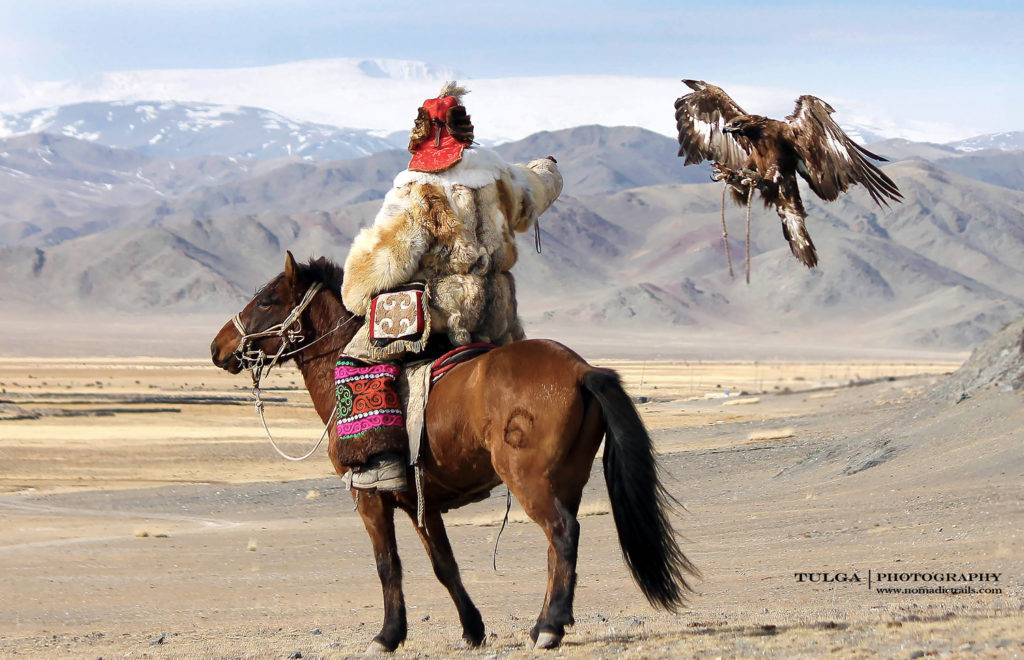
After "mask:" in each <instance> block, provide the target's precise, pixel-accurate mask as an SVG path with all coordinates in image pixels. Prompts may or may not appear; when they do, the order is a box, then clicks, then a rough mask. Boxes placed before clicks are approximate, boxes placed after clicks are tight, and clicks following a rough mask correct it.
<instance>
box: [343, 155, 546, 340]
mask: <svg viewBox="0 0 1024 660" xmlns="http://www.w3.org/2000/svg"><path fill="white" fill-rule="evenodd" d="M561 191H562V176H561V174H560V173H559V171H558V166H557V165H556V164H555V161H554V159H551V158H541V159H537V160H533V161H531V162H529V163H528V164H525V165H511V164H509V163H507V162H505V161H504V160H503V159H502V158H501V157H500V156H499V155H498V154H497V153H495V152H494V151H491V150H490V149H484V148H479V147H477V148H471V149H466V150H465V153H464V154H463V157H462V160H460V161H459V162H458V163H457V164H456V165H454V166H453V167H451V168H449V169H446V170H444V171H441V172H418V171H413V170H405V171H403V172H401V173H399V175H398V176H397V177H396V178H395V183H394V187H393V188H392V189H391V190H390V191H389V192H388V194H387V196H386V197H385V198H384V204H383V206H382V207H381V209H380V211H379V212H378V213H377V217H376V218H375V220H374V222H373V224H372V225H371V226H369V227H366V228H364V229H362V230H361V231H360V232H359V234H358V235H357V236H356V238H355V240H354V241H353V243H352V248H351V250H350V251H349V254H348V258H347V259H346V261H345V278H344V284H343V287H342V302H343V303H344V304H345V307H346V308H348V310H349V311H351V312H352V313H353V314H357V315H360V316H365V315H366V314H367V312H368V308H369V305H370V300H371V298H372V297H373V296H375V295H376V294H378V293H380V292H382V291H387V290H388V289H392V288H394V287H396V286H399V285H401V284H405V283H407V282H410V281H412V280H426V282H427V285H428V287H429V292H430V300H429V305H430V315H431V332H436V331H441V330H447V332H448V337H449V339H450V340H451V342H452V344H454V345H456V346H460V345H464V344H467V343H470V342H475V341H487V342H492V343H495V344H499V345H502V344H507V343H509V342H511V341H515V340H517V339H522V338H523V336H524V335H523V330H522V326H521V325H520V322H519V318H518V314H517V307H516V297H515V281H514V279H513V278H512V274H511V273H510V272H509V271H510V270H511V268H512V266H513V265H514V264H515V263H516V259H517V258H518V253H517V251H516V243H515V236H514V235H515V234H516V233H519V232H525V231H527V230H529V229H530V228H532V227H533V225H534V223H535V222H536V220H537V216H539V215H540V214H541V213H543V212H544V211H546V210H547V209H548V207H550V206H551V204H553V203H554V201H555V200H556V199H557V198H558V195H559V194H560V193H561ZM363 330H364V331H365V330H366V328H365V326H364V329H363ZM360 334H364V333H363V331H361V332H360ZM356 339H357V340H358V339H359V336H358V335H357V338H356ZM364 341H365V339H364ZM350 348H351V345H350ZM355 352H357V353H358V352H360V351H355ZM353 357H360V356H359V355H354V356H353Z"/></svg>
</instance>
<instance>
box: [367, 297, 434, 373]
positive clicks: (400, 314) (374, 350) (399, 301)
mask: <svg viewBox="0 0 1024 660" xmlns="http://www.w3.org/2000/svg"><path fill="white" fill-rule="evenodd" d="M429 298H430V289H429V287H427V284H426V282H410V283H408V284H403V285H402V286H399V287H396V288H394V289H391V290H390V291H384V292H382V293H379V294H377V295H376V296H374V297H373V299H372V300H371V301H370V314H369V319H368V321H369V329H370V341H369V346H368V353H369V354H370V357H372V358H374V359H375V360H379V361H384V360H393V359H396V358H400V357H402V356H404V355H406V354H410V353H411V354H416V353H420V352H422V351H423V350H424V349H425V348H426V346H427V340H428V339H429V338H430V312H429V310H428V309H427V304H428V300H429Z"/></svg>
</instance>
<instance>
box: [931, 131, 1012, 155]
mask: <svg viewBox="0 0 1024 660" xmlns="http://www.w3.org/2000/svg"><path fill="white" fill-rule="evenodd" d="M949 146H951V147H953V148H954V149H956V150H957V151H966V152H970V151H981V150H983V149H997V150H999V151H1024V131H1010V132H1006V133H991V134H989V135H979V136H977V137H972V138H967V139H966V140H957V141H956V142H950V143H949Z"/></svg>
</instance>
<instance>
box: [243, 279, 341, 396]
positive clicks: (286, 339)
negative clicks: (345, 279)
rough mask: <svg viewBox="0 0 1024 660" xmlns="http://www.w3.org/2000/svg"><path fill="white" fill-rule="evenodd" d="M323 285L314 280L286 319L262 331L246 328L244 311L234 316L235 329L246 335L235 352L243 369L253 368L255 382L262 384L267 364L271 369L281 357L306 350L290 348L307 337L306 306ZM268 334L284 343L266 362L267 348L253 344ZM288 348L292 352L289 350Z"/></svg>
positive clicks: (267, 368)
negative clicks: (304, 324)
mask: <svg viewBox="0 0 1024 660" xmlns="http://www.w3.org/2000/svg"><path fill="white" fill-rule="evenodd" d="M322 288H324V285H323V284H321V283H320V282H314V283H313V284H311V285H310V287H309V288H308V289H306V293H305V295H303V296H302V300H300V301H299V304H298V305H296V306H295V308H294V309H292V311H291V312H290V313H289V314H288V316H287V317H285V319H284V320H283V321H281V322H280V323H277V324H275V325H272V326H270V327H269V328H267V329H266V330H261V331H260V332H249V331H248V330H246V328H245V324H244V323H242V316H241V314H242V313H241V312H239V313H238V314H235V315H234V316H232V317H231V322H232V323H233V324H234V326H235V329H236V330H238V332H239V334H241V335H242V337H241V338H240V339H239V340H238V346H236V347H235V350H234V356H235V359H237V360H238V362H239V363H240V364H241V365H242V368H243V369H248V370H249V371H251V372H252V380H253V385H254V386H256V387H257V388H258V387H259V381H260V378H261V377H262V376H263V370H264V368H266V370H267V371H268V372H269V371H270V370H271V369H273V368H274V367H275V366H277V363H278V362H280V360H281V358H287V357H291V356H292V355H294V354H295V353H298V352H299V351H300V350H304V349H297V350H292V351H289V350H288V349H290V348H292V347H293V346H295V345H296V344H298V343H300V342H302V341H303V340H304V339H305V337H304V336H303V334H302V313H303V312H305V311H306V308H307V307H309V305H310V303H312V302H313V298H314V297H315V296H316V294H317V293H318V292H319V291H320V289H322ZM267 337H277V338H279V339H280V340H281V347H280V348H279V349H277V353H276V354H275V355H274V357H273V358H272V359H271V360H270V364H269V365H268V364H267V363H266V361H267V357H268V356H267V354H266V352H264V350H263V349H262V348H259V347H255V348H254V347H253V340H255V339H266V338H267ZM286 351H288V352H287V353H286Z"/></svg>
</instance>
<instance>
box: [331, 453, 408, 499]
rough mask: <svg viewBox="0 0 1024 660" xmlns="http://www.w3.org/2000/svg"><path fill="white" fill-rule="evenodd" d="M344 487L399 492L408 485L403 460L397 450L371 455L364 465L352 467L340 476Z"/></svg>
mask: <svg viewBox="0 0 1024 660" xmlns="http://www.w3.org/2000/svg"><path fill="white" fill-rule="evenodd" d="M342 479H343V480H344V484H345V487H346V488H355V489H357V490H379V491H385V492H401V491H404V490H405V489H406V488H407V487H408V478H407V477H406V466H405V460H404V458H403V457H402V456H401V454H399V453H398V452H393V451H388V452H383V453H380V454H377V455H375V456H371V457H370V458H369V460H368V461H366V464H365V465H361V466H358V467H355V468H353V469H352V470H350V471H349V472H347V473H345V476H344V477H342Z"/></svg>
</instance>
